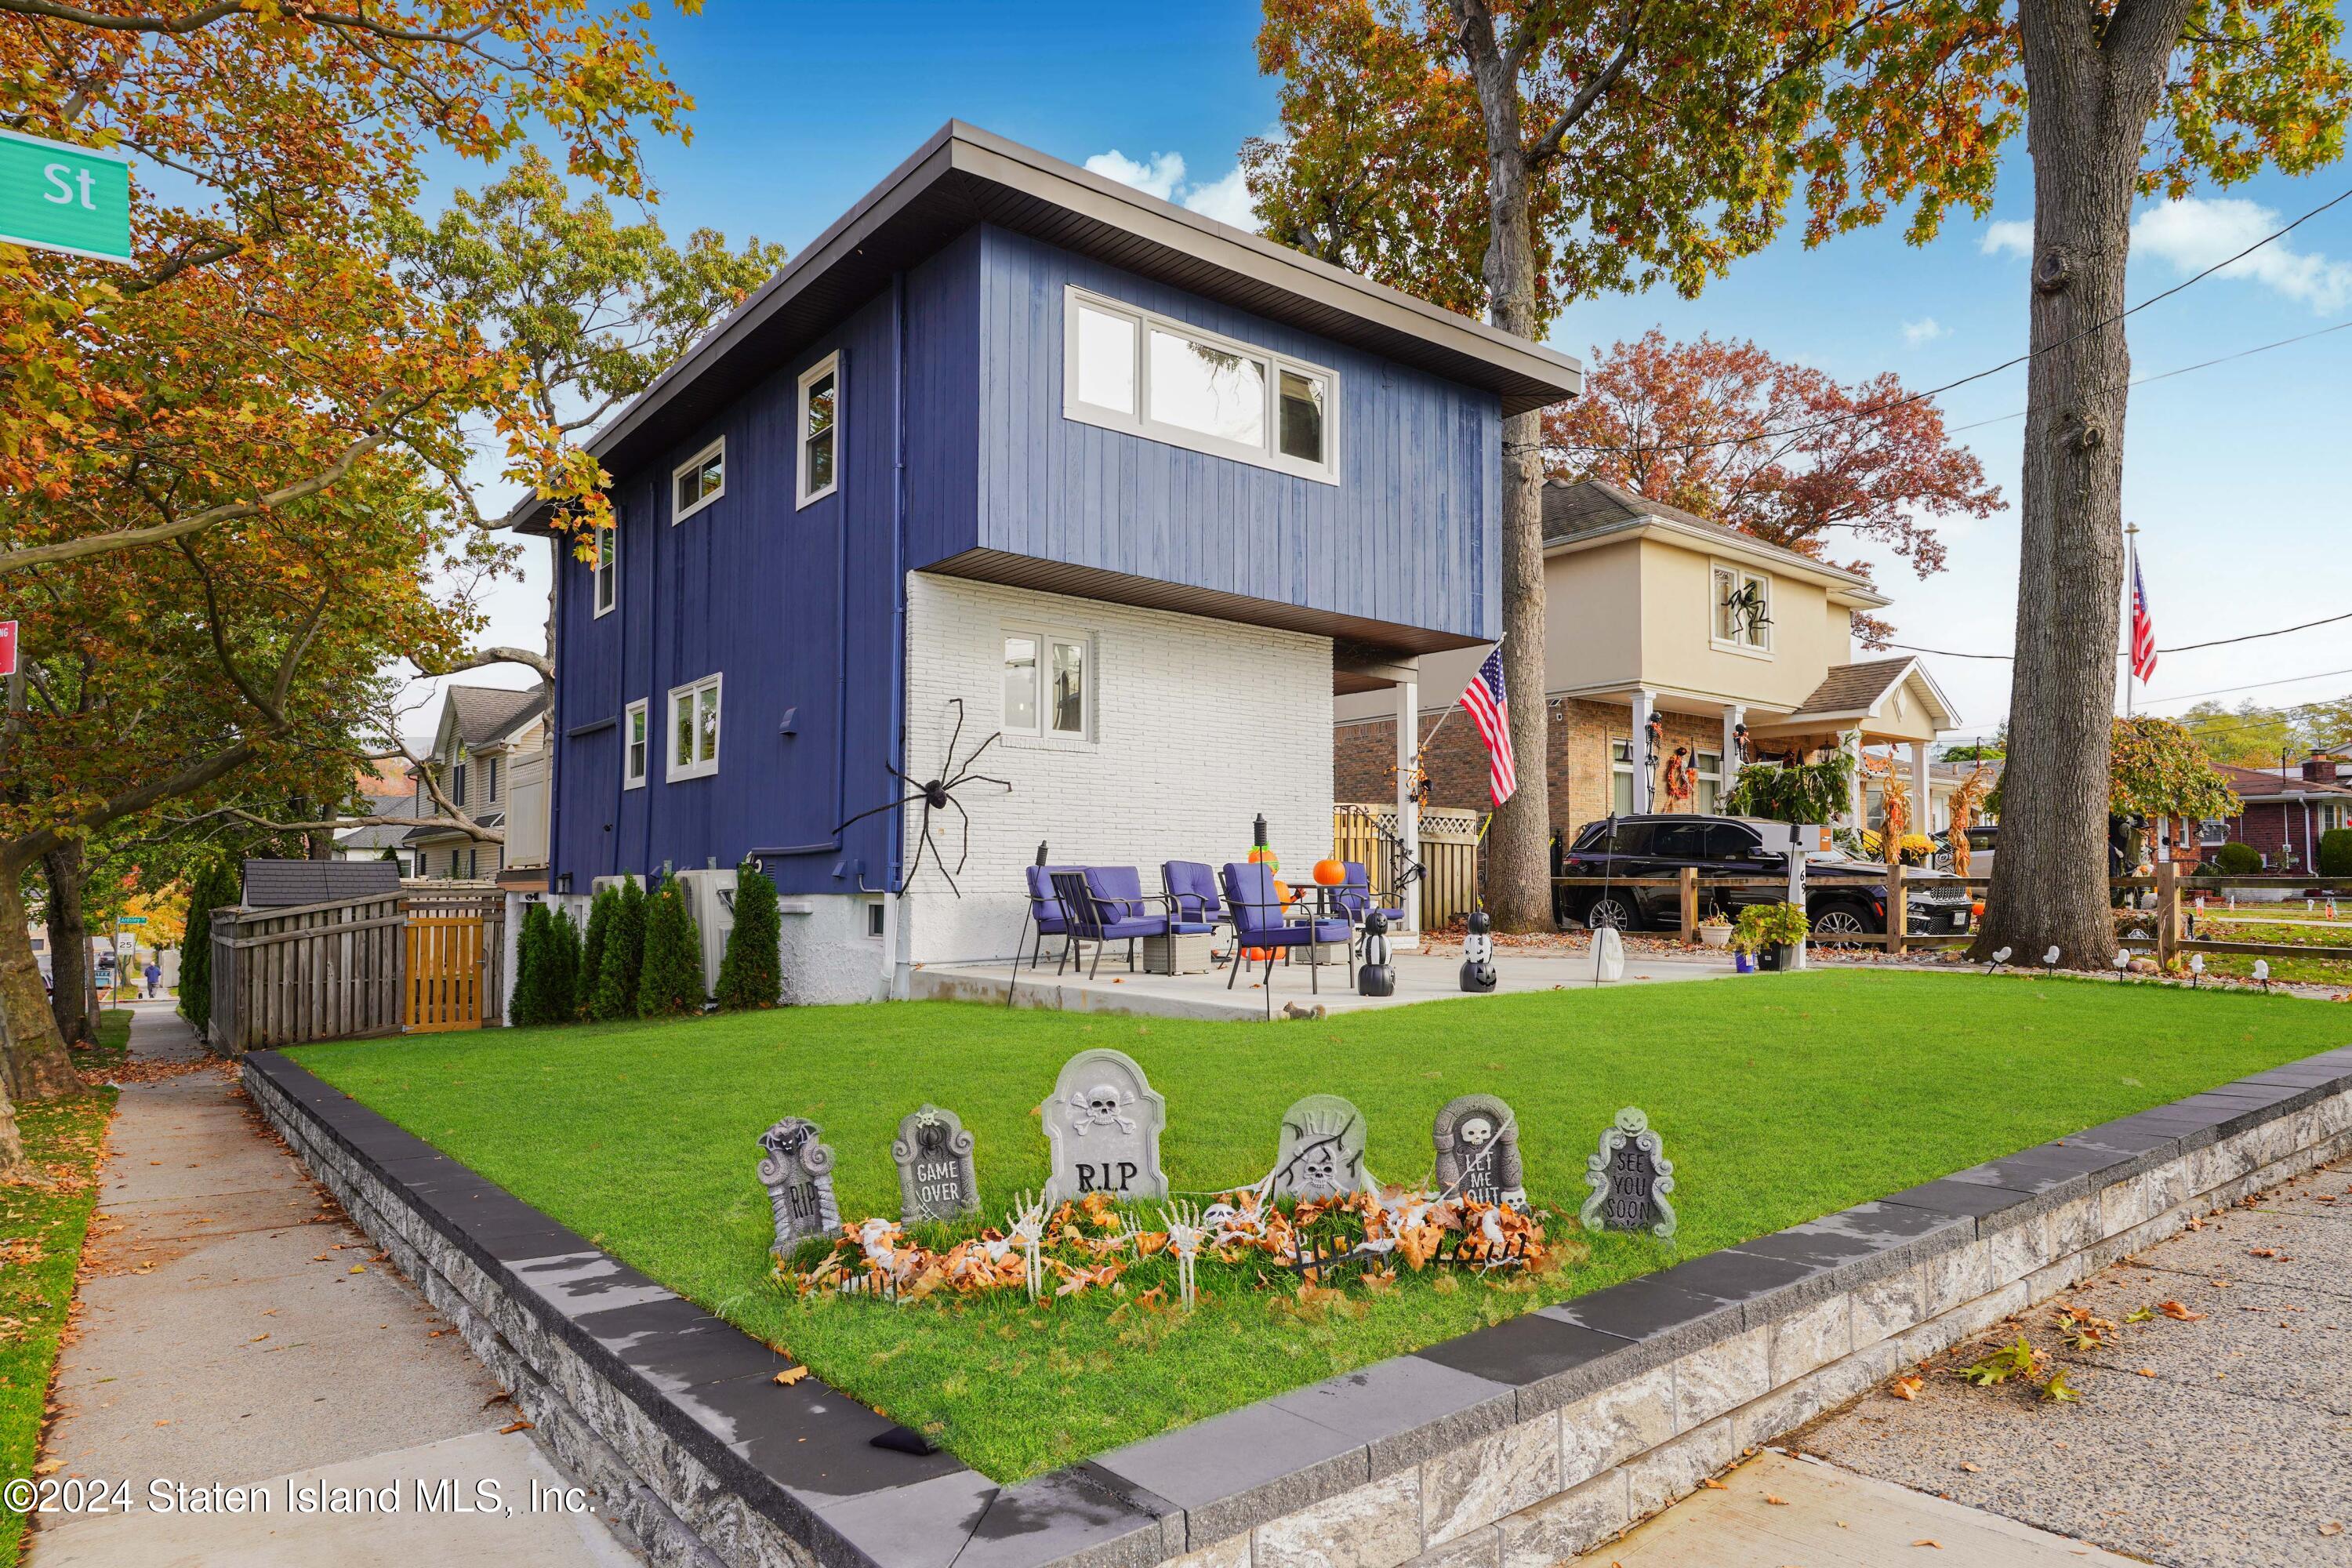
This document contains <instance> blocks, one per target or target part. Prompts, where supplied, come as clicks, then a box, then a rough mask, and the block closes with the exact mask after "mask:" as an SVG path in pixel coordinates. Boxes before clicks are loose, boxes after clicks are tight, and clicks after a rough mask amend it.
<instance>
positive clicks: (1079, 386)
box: [1062, 289, 1339, 484]
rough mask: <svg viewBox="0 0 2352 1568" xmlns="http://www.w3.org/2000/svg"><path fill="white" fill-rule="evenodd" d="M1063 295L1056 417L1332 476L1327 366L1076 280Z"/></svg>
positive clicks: (1335, 466)
mask: <svg viewBox="0 0 2352 1568" xmlns="http://www.w3.org/2000/svg"><path fill="white" fill-rule="evenodd" d="M1338 391H1339V377H1338V375H1337V374H1335V373H1333V372H1331V371H1328V370H1326V369H1323V368H1322V367H1320V366H1318V365H1312V364H1307V363H1304V362H1302V361H1297V360H1292V359H1290V358H1288V357H1286V356H1285V355H1283V354H1279V353H1275V352H1274V351H1272V350H1271V349H1265V348H1260V347H1256V346H1255V345H1253V344H1249V343H1244V342H1235V341H1234V340H1233V339H1230V338H1224V337H1220V336H1218V335H1217V334H1216V333H1214V332H1206V331H1202V330H1201V329H1200V328H1198V327H1193V326H1189V325H1187V324H1186V323H1184V322H1182V321H1172V320H1171V319H1169V318H1167V317H1164V316H1158V315H1154V314H1152V313H1151V312H1150V311H1148V310H1136V309H1134V308H1132V307H1129V306H1126V305H1121V304H1119V303H1118V302H1117V301H1116V300H1106V299H1102V298H1100V297H1098V296H1096V295H1092V294H1087V293H1083V292H1081V291H1079V290H1077V289H1071V290H1069V291H1068V293H1067V295H1066V312H1065V317H1064V349H1063V366H1062V413H1063V415H1064V416H1065V417H1067V418H1071V419H1076V420H1080V421H1082V422H1084V423H1086V424H1088V425H1099V426H1103V427H1104V428H1106V429H1110V430H1123V431H1126V432H1128V433H1129V434H1130V435H1135V436H1142V437H1148V438H1149V439H1151V440H1154V441H1164V442H1166V443H1168V444H1169V445H1170V446H1173V447H1189V448H1191V449H1192V450H1193V451H1196V452H1207V453H1210V454H1212V455H1213V456H1216V457H1221V458H1234V459H1236V460H1237V461H1240V462H1244V463H1255V464H1256V465H1258V466H1259V467H1261V468H1276V469H1279V470H1281V471H1282V472H1284V473H1287V474H1297V475H1298V476H1299V477H1301V478H1304V479H1320V480H1322V481H1323V482H1325V483H1326V484H1337V483H1339V462H1338V451H1337V448H1338V434H1339V431H1338V411H1339V397H1338Z"/></svg>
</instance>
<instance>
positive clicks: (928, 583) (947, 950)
mask: <svg viewBox="0 0 2352 1568" xmlns="http://www.w3.org/2000/svg"><path fill="white" fill-rule="evenodd" d="M1012 626H1033V627H1043V628H1045V629H1046V630H1049V631H1071V632H1083V633H1087V634H1089V635H1090V636H1091V637H1092V639H1093V640H1092V658H1093V659H1094V667H1095V668H1094V675H1093V696H1094V701H1095V711H1094V732H1093V734H1092V736H1091V737H1090V738H1088V739H1087V740H1085V741H1078V740H1041V739H1038V738H1036V737H1027V738H1023V737H1016V736H1010V735H1008V736H1006V737H1005V738H1004V739H1003V740H1000V741H998V742H996V744H994V745H992V746H991V747H990V748H989V749H988V751H987V752H986V754H985V755H984V756H983V757H982V760H981V762H980V763H979V764H978V766H979V768H980V769H981V771H982V772H984V773H992V774H994V775H995V776H997V777H999V778H1003V779H1006V780H1009V781H1011V783H1012V784H1013V789H1012V792H1011V793H1010V794H1009V795H1008V794H1006V793H1005V792H1004V791H1003V790H1000V789H996V788H994V787H993V786H990V785H982V784H971V785H967V786H965V787H964V788H963V789H961V790H959V791H958V792H957V798H958V799H959V800H960V801H961V802H962V804H963V805H964V808H965V809H966V810H967V811H969V812H970V813H971V859H970V861H969V862H968V864H967V865H966V867H965V868H964V870H963V871H962V873H961V874H960V875H959V876H958V877H957V878H956V881H957V883H958V885H959V886H960V887H961V889H962V890H963V897H962V898H961V900H959V899H957V898H955V897H954V896H953V895H952V894H950V892H949V891H948V888H947V882H946V880H945V879H943V878H941V877H940V875H939V874H938V872H937V871H935V870H934V869H933V868H932V866H931V863H930V859H929V856H926V857H925V858H924V865H923V868H922V871H921V874H920V875H919V877H918V878H917V879H916V880H915V883H914V886H913V889H912V890H911V891H910V892H909V893H908V898H907V900H906V904H907V908H906V911H905V912H906V915H907V919H908V922H909V933H908V942H909V951H908V958H909V960H910V961H911V962H913V963H941V962H951V961H954V960H959V959H979V958H999V957H1004V956H1008V955H1010V954H1011V953H1012V952H1013V947H1014V945H1015V944H1016V942H1018V941H1019V940H1020V935H1021V929H1022V922H1023V918H1024V914H1025V912H1026V901H1025V896H1024V892H1023V886H1024V884H1023V881H1022V873H1023V869H1024V868H1025V867H1027V866H1028V865H1029V864H1030V863H1031V862H1032V861H1033V860H1034V859H1035V858H1036V853H1037V843H1038V841H1039V840H1040V839H1043V840H1045V844H1046V846H1047V851H1048V854H1049V856H1050V858H1051V859H1052V860H1053V862H1054V864H1055V865H1066V864H1079V865H1119V866H1133V867H1134V868H1136V870H1137V871H1138V872H1139V874H1140V876H1141V878H1142V880H1143V888H1144V890H1145V891H1146V892H1147V893H1157V892H1159V891H1160V862H1161V861H1163V860H1201V861H1205V862H1207V863H1208V864H1210V865H1212V866H1216V865H1222V864H1223V863H1224V862H1225V861H1227V860H1239V859H1241V858H1244V856H1246V855H1247V853H1248V852H1249V847H1250V822H1251V818H1252V817H1254V816H1256V815H1257V814H1258V813H1259V812H1264V813H1265V819H1266V824H1267V827H1268V830H1269V834H1268V836H1269V837H1270V838H1271V840H1272V842H1273V845H1274V849H1275V852H1276V854H1277V855H1279V856H1280V857H1281V858H1282V863H1283V867H1284V868H1285V871H1286V873H1287V876H1288V878H1289V879H1297V880H1301V881H1303V880H1305V879H1307V868H1308V867H1310V866H1312V865H1313V864H1314V863H1315V861H1316V860H1318V858H1322V857H1324V856H1327V855H1328V854H1330V852H1331V643H1330V639H1328V637H1308V636H1305V635H1303V634H1300V633H1297V632H1285V631H1276V630H1272V629H1269V628H1267V627H1264V626H1242V625H1239V624H1237V623H1234V622H1231V621H1220V620H1211V619H1207V618H1205V617H1202V616H1181V615H1173V614H1170V613H1168V612H1166V611H1160V610H1145V609H1137V608H1133V607H1131V606H1129V605H1111V604H1105V603H1103V602H1101V601H1098V600H1094V599H1077V598H1070V597H1066V596H1065V595H1057V594H1040V593H1034V592H1031V591H1029V590H1026V589H1020V588H1006V587H1000V586H997V585H996V584H988V583H971V582H965V581H963V580H961V579H959V578H951V577H934V576H929V575H926V574H922V573H919V572H918V573H910V574H908V579H907V647H908V657H907V752H908V769H909V771H910V772H912V773H914V774H915V776H916V777H917V778H918V779H923V778H929V777H930V776H931V775H932V771H933V770H934V769H935V768H937V767H938V766H939V763H940V756H941V754H942V752H943V751H944V749H945V748H946V745H947V742H948V734H949V731H950V729H951V728H952V727H953V725H954V711H953V710H952V709H950V707H949V700H950V699H951V698H957V697H961V698H962V699H963V702H964V709H965V712H966V718H965V721H964V728H963V742H962V744H961V746H960V747H959V748H958V757H957V760H958V761H959V762H961V760H962V753H964V752H968V751H969V750H970V749H971V747H972V746H973V745H975V744H977V743H978V742H981V741H983V740H985V739H987V737H988V736H990V735H992V734H993V733H995V732H996V731H997V730H998V728H999V724H1000V721H1001V718H1002V702H1003V636H1004V632H1005V630H1006V629H1007V628H1008V627H1012ZM921 817H922V814H921V811H920V810H919V808H917V809H910V810H909V811H908V814H907V822H908V832H909V839H908V854H909V856H910V857H911V855H912V853H913V847H914V845H913V839H912V837H911V836H912V834H913V832H914V830H915V829H916V827H917V826H918V825H919V823H920V821H921ZM931 820H932V836H933V838H934V840H935V841H936V843H937V845H938V847H940V849H942V850H944V851H945V852H946V854H947V859H948V865H949V868H950V869H952V868H954V865H955V861H956V858H957V856H958V855H959V854H960V853H961V849H962V836H961V826H962V824H961V820H960V819H959V818H958V817H957V816H956V815H955V813H954V812H953V811H952V810H949V811H945V812H935V813H933V814H932V819H931ZM1107 962H1108V960H1107Z"/></svg>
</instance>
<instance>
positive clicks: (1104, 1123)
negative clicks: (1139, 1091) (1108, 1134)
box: [1070, 1083, 1135, 1138]
mask: <svg viewBox="0 0 2352 1568" xmlns="http://www.w3.org/2000/svg"><path fill="white" fill-rule="evenodd" d="M1134 1103H1135V1096H1133V1095H1131V1094H1129V1093H1128V1092H1127V1091H1126V1090H1124V1089H1120V1088H1119V1087H1118V1085H1116V1084H1108V1083H1098V1084H1097V1085H1095V1086H1094V1088H1092V1089H1087V1091H1086V1092H1085V1093H1083V1094H1080V1093H1076V1092H1073V1093H1072V1094H1071V1096H1070V1130H1071V1131H1074V1132H1076V1134H1077V1135H1078V1136H1079V1137H1081V1138H1083V1137H1085V1136H1086V1135H1087V1132H1088V1131H1091V1130H1093V1129H1095V1128H1097V1127H1116V1128H1118V1130H1119V1131H1121V1132H1126V1133H1129V1134H1132V1133H1133V1132H1134V1131H1135V1119H1134V1118H1133V1117H1131V1116H1125V1115H1122V1114H1120V1113H1121V1112H1122V1111H1124V1110H1126V1109H1127V1108H1128V1107H1129V1106H1130V1105H1132V1104H1134Z"/></svg>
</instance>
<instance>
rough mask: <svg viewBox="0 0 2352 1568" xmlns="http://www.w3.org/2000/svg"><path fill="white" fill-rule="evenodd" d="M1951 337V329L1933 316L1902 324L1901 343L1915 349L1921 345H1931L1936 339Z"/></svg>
mask: <svg viewBox="0 0 2352 1568" xmlns="http://www.w3.org/2000/svg"><path fill="white" fill-rule="evenodd" d="M1951 335H1952V329H1951V328H1949V327H1948V326H1946V325H1944V324H1943V323H1942V322H1941V321H1937V320H1936V318H1935V317H1933V316H1922V317H1920V318H1919V319H1918V320H1917V321H1906V322H1904V323H1903V341H1904V342H1906V343H1909V344H1910V345H1911V346H1912V347H1913V348H1915V349H1916V348H1917V347H1918V346H1919V345H1920V344H1921V343H1932V342H1935V341H1936V340H1937V338H1948V337H1950V336H1951Z"/></svg>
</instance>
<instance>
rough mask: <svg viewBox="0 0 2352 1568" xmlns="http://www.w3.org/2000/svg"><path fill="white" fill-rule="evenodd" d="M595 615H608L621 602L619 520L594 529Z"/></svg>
mask: <svg viewBox="0 0 2352 1568" xmlns="http://www.w3.org/2000/svg"><path fill="white" fill-rule="evenodd" d="M594 570H595V573H596V613H597V614H598V615H600V616H602V615H606V614H609V613H610V612H611V610H612V608H613V606H614V605H617V604H619V603H620V602H621V526H620V521H619V519H617V518H615V519H614V520H612V521H607V522H604V523H602V524H599V525H598V527H597V529H596V565H595V568H594Z"/></svg>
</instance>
